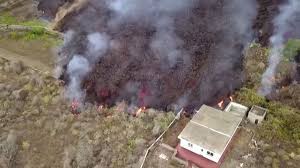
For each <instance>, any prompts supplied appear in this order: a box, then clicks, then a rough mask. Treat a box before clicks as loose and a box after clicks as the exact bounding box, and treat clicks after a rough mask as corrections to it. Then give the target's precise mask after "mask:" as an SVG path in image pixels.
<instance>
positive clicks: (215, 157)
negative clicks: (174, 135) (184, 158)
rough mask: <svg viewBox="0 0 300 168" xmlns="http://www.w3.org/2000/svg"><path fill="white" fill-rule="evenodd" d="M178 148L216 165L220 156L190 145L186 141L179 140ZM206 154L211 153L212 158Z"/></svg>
mask: <svg viewBox="0 0 300 168" xmlns="http://www.w3.org/2000/svg"><path fill="white" fill-rule="evenodd" d="M180 146H181V147H183V148H185V149H187V150H189V151H191V152H194V153H196V154H198V155H201V156H203V157H205V158H207V159H209V160H211V161H213V162H216V163H218V162H219V160H220V158H221V155H220V154H219V153H214V152H211V151H209V150H207V149H204V148H202V147H200V146H198V145H196V144H193V143H190V142H189V141H187V140H185V139H180ZM208 152H209V153H212V154H213V156H212V155H211V154H208Z"/></svg>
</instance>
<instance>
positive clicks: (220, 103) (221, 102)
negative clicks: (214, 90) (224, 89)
mask: <svg viewBox="0 0 300 168" xmlns="http://www.w3.org/2000/svg"><path fill="white" fill-rule="evenodd" d="M218 106H219V107H220V108H221V109H223V108H224V100H222V101H220V102H219V103H218Z"/></svg>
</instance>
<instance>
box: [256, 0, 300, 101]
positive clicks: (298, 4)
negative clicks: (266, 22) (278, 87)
mask: <svg viewBox="0 0 300 168" xmlns="http://www.w3.org/2000/svg"><path fill="white" fill-rule="evenodd" d="M298 12H300V1H299V0H289V1H288V3H287V4H284V5H283V6H281V7H280V14H279V15H278V16H277V17H276V18H275V19H274V21H273V24H274V27H275V30H274V35H273V36H272V37H271V38H270V43H271V47H272V48H271V51H270V56H269V66H268V68H267V70H266V71H265V72H264V74H263V75H262V81H261V84H262V87H261V88H260V90H259V93H260V94H261V95H264V96H266V95H268V94H270V93H271V91H272V88H273V86H274V84H275V73H276V69H277V66H278V64H279V63H280V61H281V58H282V51H283V49H284V43H285V41H286V39H285V35H286V33H289V32H290V31H291V30H292V27H293V26H292V24H293V23H294V22H296V21H297V20H296V15H297V13H298ZM298 14H299V13H298Z"/></svg>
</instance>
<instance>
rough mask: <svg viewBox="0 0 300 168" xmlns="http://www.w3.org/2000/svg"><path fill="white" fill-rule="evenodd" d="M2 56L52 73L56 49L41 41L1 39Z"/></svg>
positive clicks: (0, 49)
mask: <svg viewBox="0 0 300 168" xmlns="http://www.w3.org/2000/svg"><path fill="white" fill-rule="evenodd" d="M0 51H1V52H0V56H1V57H3V58H6V59H9V60H21V61H23V62H24V63H25V64H26V65H27V66H30V67H33V68H35V69H38V70H41V71H44V72H47V71H48V72H52V70H53V67H54V64H53V63H54V55H55V49H54V48H51V47H49V46H48V44H46V43H45V42H43V41H40V40H30V41H24V40H13V39H9V38H2V39H0Z"/></svg>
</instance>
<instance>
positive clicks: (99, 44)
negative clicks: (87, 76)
mask: <svg viewBox="0 0 300 168" xmlns="http://www.w3.org/2000/svg"><path fill="white" fill-rule="evenodd" d="M87 39H88V42H89V43H88V55H89V58H90V59H92V60H91V61H92V62H95V61H97V60H98V59H99V58H100V57H102V56H103V55H104V54H105V53H106V51H107V49H108V48H109V42H110V39H109V36H108V35H107V34H105V33H98V32H96V33H91V34H89V35H88V36H87Z"/></svg>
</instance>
